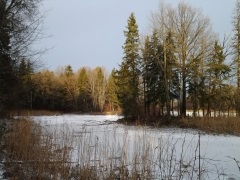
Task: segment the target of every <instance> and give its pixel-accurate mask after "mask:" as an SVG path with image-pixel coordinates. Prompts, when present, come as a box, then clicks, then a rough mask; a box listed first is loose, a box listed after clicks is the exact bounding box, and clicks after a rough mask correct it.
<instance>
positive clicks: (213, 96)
mask: <svg viewBox="0 0 240 180" xmlns="http://www.w3.org/2000/svg"><path fill="white" fill-rule="evenodd" d="M224 61H225V55H224V53H223V47H222V46H221V45H220V44H219V42H218V41H216V42H215V45H214V49H213V51H212V56H211V59H210V62H209V63H208V70H207V72H208V74H207V77H208V78H209V79H208V83H209V84H208V85H209V92H208V114H209V115H210V110H211V108H213V109H214V113H215V112H216V109H217V107H218V105H219V104H218V103H216V102H218V101H219V99H220V98H221V89H222V87H223V86H225V82H226V80H227V79H228V78H229V73H230V71H231V69H230V68H229V66H228V65H226V64H225V63H224ZM215 115H216V114H215Z"/></svg>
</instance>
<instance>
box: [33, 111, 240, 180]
mask: <svg viewBox="0 0 240 180" xmlns="http://www.w3.org/2000/svg"><path fill="white" fill-rule="evenodd" d="M119 118H120V117H119V116H115V115H106V116H104V115H97V116H92V115H62V116H36V117H33V119H34V121H36V122H40V124H41V125H42V126H43V127H44V128H45V129H46V130H47V131H50V132H54V133H55V134H58V135H59V136H60V135H61V134H68V135H70V136H71V137H72V139H71V146H72V147H73V148H72V152H71V155H72V157H71V159H72V161H74V162H76V163H79V164H84V163H89V162H90V163H92V164H93V165H95V166H96V165H97V164H100V162H101V164H108V163H109V162H110V161H111V163H112V162H113V161H114V163H115V164H114V165H115V166H117V165H118V164H121V163H122V161H124V164H126V166H128V168H129V169H130V170H131V169H132V168H133V167H131V166H132V165H131V164H132V161H133V159H134V160H135V161H137V163H136V164H138V165H137V168H139V169H141V168H143V166H144V165H145V164H147V165H146V166H147V167H146V168H151V170H152V174H153V179H160V178H159V177H161V178H164V179H167V178H169V177H171V178H172V179H191V178H194V179H198V178H199V176H201V179H226V180H230V179H231V180H234V179H236V180H237V179H240V169H239V167H238V166H239V164H240V163H239V161H240V137H235V136H224V135H208V134H204V133H201V132H197V131H194V130H182V129H178V128H175V129H174V128H171V129H170V128H160V129H159V128H158V129H156V128H150V127H135V126H126V125H120V124H117V123H115V121H116V120H117V119H119ZM63 132H64V133H63ZM59 143H62V142H59ZM86 145H88V148H87V147H86ZM86 157H88V159H85V158H86ZM133 157H135V158H133ZM144 159H145V160H144ZM120 161H121V162H120ZM144 168H145V167H144ZM180 172H184V173H180Z"/></svg>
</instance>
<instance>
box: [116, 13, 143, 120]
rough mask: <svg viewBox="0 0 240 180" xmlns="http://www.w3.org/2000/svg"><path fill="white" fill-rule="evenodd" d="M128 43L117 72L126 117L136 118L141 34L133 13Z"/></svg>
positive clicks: (137, 113) (125, 44) (126, 34)
mask: <svg viewBox="0 0 240 180" xmlns="http://www.w3.org/2000/svg"><path fill="white" fill-rule="evenodd" d="M124 35H125V37H126V41H125V43H124V46H123V50H124V54H125V56H124V58H123V61H122V63H121V65H120V69H119V70H118V72H117V76H118V80H117V82H118V87H119V88H118V99H119V102H120V105H121V108H122V110H123V114H124V116H125V117H128V116H131V117H133V118H136V117H137V116H138V115H139V110H138V103H139V75H140V56H139V34H138V26H137V23H136V20H135V16H134V14H133V13H131V15H130V17H129V19H128V25H127V30H126V31H124Z"/></svg>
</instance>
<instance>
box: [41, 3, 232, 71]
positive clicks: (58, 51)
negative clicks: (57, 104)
mask: <svg viewBox="0 0 240 180" xmlns="http://www.w3.org/2000/svg"><path fill="white" fill-rule="evenodd" d="M165 2H166V3H169V4H172V5H173V6H176V5H177V4H178V3H179V2H182V0H165ZM184 2H186V3H189V4H190V5H192V6H193V7H195V8H199V9H201V10H202V12H203V14H204V15H205V16H208V17H209V18H210V19H211V23H212V27H213V30H214V32H216V33H218V34H219V36H220V37H223V36H224V34H227V35H228V34H230V33H232V23H231V22H232V17H233V12H234V8H235V0H185V1H184ZM159 3H160V1H159V0H101V1H98V0H69V1H66V0H65V1H64V0H45V1H44V2H43V6H42V11H44V12H46V13H45V19H44V34H45V36H49V37H48V38H44V39H42V41H41V48H47V49H49V50H48V51H47V52H46V53H45V54H44V55H43V56H42V57H41V58H42V61H43V63H44V67H45V68H47V69H50V70H56V69H57V68H58V67H63V66H67V65H71V66H72V68H73V70H74V71H77V70H78V69H79V68H80V67H91V68H94V67H97V66H100V67H105V68H106V69H107V70H108V71H111V70H112V69H113V68H118V67H119V64H120V63H121V61H122V58H123V49H122V46H123V44H124V41H125V37H124V33H123V31H124V30H126V26H127V20H128V17H129V16H130V14H131V12H133V13H134V14H135V17H136V21H137V24H138V27H139V33H140V34H146V33H147V32H148V31H149V29H150V28H149V19H150V15H151V12H155V11H157V10H158V8H159Z"/></svg>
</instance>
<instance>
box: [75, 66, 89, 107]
mask: <svg viewBox="0 0 240 180" xmlns="http://www.w3.org/2000/svg"><path fill="white" fill-rule="evenodd" d="M78 88H79V97H78V104H79V109H80V111H82V112H89V111H90V110H91V109H92V108H91V105H92V98H91V92H90V83H89V77H88V74H87V69H86V68H81V69H80V72H79V77H78Z"/></svg>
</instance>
